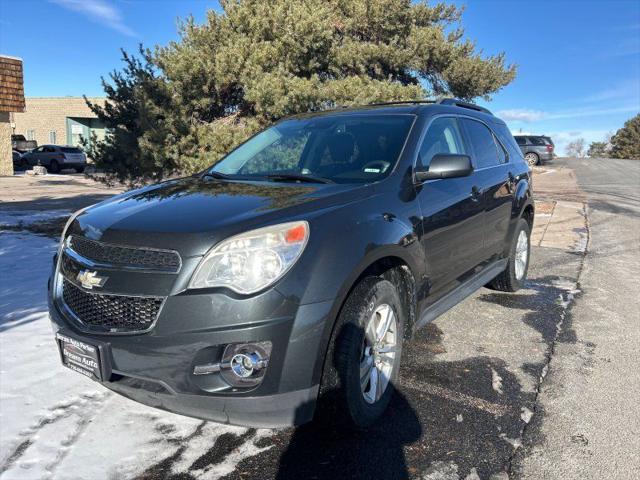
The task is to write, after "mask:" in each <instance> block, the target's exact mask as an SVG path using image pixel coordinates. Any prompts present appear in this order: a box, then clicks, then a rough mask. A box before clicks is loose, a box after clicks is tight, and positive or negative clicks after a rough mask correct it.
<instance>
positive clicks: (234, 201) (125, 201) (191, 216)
mask: <svg viewBox="0 0 640 480" xmlns="http://www.w3.org/2000/svg"><path fill="white" fill-rule="evenodd" d="M370 188H371V187H370V186H369V188H367V186H365V185H338V184H300V183H281V182H278V183H275V182H236V181H223V180H204V179H201V178H197V177H190V178H183V179H178V180H171V181H168V182H164V183H161V184H158V185H154V186H150V187H146V188H142V189H138V190H133V191H130V192H127V193H123V194H120V195H117V196H115V197H112V198H111V199H109V200H106V201H104V202H101V203H98V204H96V205H94V206H92V207H90V208H88V209H87V210H85V211H83V212H82V213H81V214H79V215H78V216H77V217H76V218H75V220H74V221H73V223H72V224H71V225H70V227H69V232H71V233H74V234H80V235H83V236H85V237H87V238H91V239H94V240H101V241H104V242H108V243H116V244H126V245H132V246H147V247H152V248H171V249H174V250H177V251H179V252H180V253H181V254H182V255H183V256H195V255H203V254H204V253H205V252H206V251H207V250H208V249H209V248H211V246H212V245H213V244H215V243H217V242H218V241H220V240H222V239H223V238H227V237H228V236H230V235H234V234H237V233H240V232H244V231H247V230H250V229H253V228H258V227H261V226H263V225H267V224H272V223H276V222H278V221H282V222H285V221H290V220H295V219H309V218H310V217H311V216H314V215H317V214H318V213H319V212H322V211H324V210H326V209H331V208H332V207H336V206H340V205H344V204H345V203H349V202H351V201H356V200H358V199H360V198H364V196H365V195H367V194H370V191H366V190H369V189H370Z"/></svg>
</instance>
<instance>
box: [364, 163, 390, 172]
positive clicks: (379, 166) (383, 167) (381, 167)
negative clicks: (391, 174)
mask: <svg viewBox="0 0 640 480" xmlns="http://www.w3.org/2000/svg"><path fill="white" fill-rule="evenodd" d="M390 166H391V163H389V162H385V161H384V160H374V161H373V162H367V163H365V164H364V165H363V166H362V171H363V172H367V173H384V172H386V171H387V169H388V168H389V167H390Z"/></svg>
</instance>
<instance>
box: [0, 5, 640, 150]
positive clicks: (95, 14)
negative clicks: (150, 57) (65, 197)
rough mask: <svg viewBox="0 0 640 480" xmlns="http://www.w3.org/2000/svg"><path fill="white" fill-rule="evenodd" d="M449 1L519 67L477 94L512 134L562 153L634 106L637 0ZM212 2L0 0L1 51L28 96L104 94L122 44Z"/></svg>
mask: <svg viewBox="0 0 640 480" xmlns="http://www.w3.org/2000/svg"><path fill="white" fill-rule="evenodd" d="M453 1H454V3H456V4H457V5H459V6H464V7H465V13H464V15H463V17H462V21H461V26H462V27H463V28H464V29H465V32H466V37H467V38H469V39H472V40H474V41H475V42H476V44H477V46H478V48H479V49H482V50H483V51H484V52H485V53H486V54H496V53H499V52H504V53H505V55H506V60H507V62H508V63H513V64H516V65H517V66H518V74H517V77H516V79H515V81H514V82H512V83H511V84H510V85H508V86H507V87H505V88H504V89H503V90H501V91H499V92H497V93H495V94H494V95H492V99H491V100H490V101H484V100H479V103H480V104H482V105H484V106H486V107H488V108H489V109H491V110H492V111H493V112H494V113H495V114H497V115H498V116H500V117H501V118H503V119H504V120H505V121H507V123H508V124H509V127H510V128H511V130H512V132H513V133H518V132H523V133H533V134H546V135H550V136H552V137H553V138H554V141H555V143H556V147H557V148H558V150H559V151H560V153H562V151H563V149H564V147H565V146H566V144H567V143H568V142H569V141H571V140H574V139H576V138H579V137H582V138H584V139H585V140H586V142H587V144H589V143H590V142H592V141H601V140H603V139H604V138H605V137H606V135H607V134H608V133H610V132H615V131H616V130H617V129H618V128H620V127H621V126H622V125H623V124H624V122H625V121H626V120H628V119H629V118H631V117H632V116H634V115H635V114H637V113H638V112H640V2H639V1H622V0H619V1H612V0H609V1H606V0H603V1H588V0H570V1H552V0H549V1H543V0H539V1H527V0H522V1H516V0H512V1H507V0H502V1H496V0H481V1H480V0H475V1H474V0H464V1H461V0H453ZM211 8H217V9H219V8H220V7H219V4H218V2H217V1H213V0H210V1H209V0H182V1H178V0H21V1H18V0H0V54H5V55H11V56H15V57H20V58H22V59H23V60H24V70H25V94H26V95H27V96H32V97H43V96H67V95H70V96H80V95H83V94H86V95H88V96H101V95H103V90H102V88H101V84H100V77H101V76H106V75H108V73H109V72H110V71H112V70H114V69H118V68H120V66H121V61H120V57H121V55H120V49H121V48H124V49H125V50H127V51H136V50H137V46H138V44H140V43H143V44H144V45H145V46H149V47H153V46H154V45H158V44H159V45H165V44H166V43H168V42H169V41H171V40H177V39H178V33H177V23H178V19H179V18H185V17H186V16H188V15H193V16H194V17H195V19H196V20H197V21H200V22H201V21H203V20H204V18H205V15H206V11H207V10H208V9H211ZM30 25H31V26H35V28H29V26H30Z"/></svg>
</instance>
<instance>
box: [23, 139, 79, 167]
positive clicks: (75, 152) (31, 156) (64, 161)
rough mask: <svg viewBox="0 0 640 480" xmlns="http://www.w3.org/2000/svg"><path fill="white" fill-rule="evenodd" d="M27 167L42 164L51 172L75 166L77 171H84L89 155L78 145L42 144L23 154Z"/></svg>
mask: <svg viewBox="0 0 640 480" xmlns="http://www.w3.org/2000/svg"><path fill="white" fill-rule="evenodd" d="M22 162H23V164H24V166H25V167H33V166H35V165H42V166H43V167H47V170H48V171H50V172H51V173H58V172H59V171H60V170H63V169H68V168H73V169H74V170H75V171H76V172H78V173H82V172H84V168H85V167H86V166H87V156H86V155H85V154H84V153H83V152H82V150H80V149H79V148H77V147H61V146H58V145H42V146H40V147H38V148H34V149H33V150H31V151H30V152H28V153H25V154H23V155H22Z"/></svg>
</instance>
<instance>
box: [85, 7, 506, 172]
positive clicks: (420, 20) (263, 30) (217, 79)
mask: <svg viewBox="0 0 640 480" xmlns="http://www.w3.org/2000/svg"><path fill="white" fill-rule="evenodd" d="M221 5H222V12H221V13H218V12H216V11H213V10H211V11H209V12H208V15H207V20H206V21H205V22H204V23H203V24H197V23H196V22H195V21H194V20H193V19H192V18H189V19H187V20H186V21H184V22H183V23H182V24H181V26H180V40H179V41H176V42H171V43H170V44H169V45H167V46H160V47H156V48H155V50H154V51H153V53H150V52H147V51H143V55H142V57H143V59H142V61H140V62H138V61H137V60H134V59H132V58H131V57H129V56H126V57H125V69H124V71H123V72H122V73H114V74H112V77H111V81H112V83H113V84H112V85H109V84H106V83H105V91H106V92H107V97H108V102H109V103H110V104H113V106H112V107H107V108H106V109H104V110H102V111H101V110H100V109H98V108H96V107H94V109H95V111H96V112H97V113H98V116H99V117H100V118H101V119H102V120H103V121H105V123H106V124H107V126H116V127H115V128H116V132H118V129H120V130H122V131H120V132H119V133H115V134H113V135H111V136H109V137H108V138H107V140H106V144H105V145H103V146H100V147H97V148H95V149H94V151H93V152H91V154H92V156H93V157H94V158H96V160H97V162H98V165H99V166H102V167H104V168H107V169H109V170H111V171H112V172H114V174H113V176H114V177H117V178H119V179H121V180H135V181H139V180H142V181H145V180H149V179H158V178H161V177H162V176H164V175H167V174H171V173H175V172H186V173H190V172H195V171H198V170H199V169H202V168H205V167H206V166H208V165H211V164H212V163H214V162H216V161H217V160H218V159H220V158H221V156H222V155H224V154H225V153H226V152H227V151H228V150H229V149H231V148H233V147H234V146H235V145H237V144H239V143H240V142H241V141H243V140H244V139H246V138H247V137H248V136H249V135H251V134H252V133H254V132H255V131H257V130H258V129H260V128H263V127H265V126H267V125H269V124H270V123H272V122H274V121H276V120H277V119H279V118H282V117H283V116H287V115H291V114H296V113H300V112H307V111H317V110H322V109H326V108H332V107H335V106H340V105H354V104H368V103H372V102H381V101H391V100H412V99H423V98H425V97H437V96H455V97H459V98H463V99H467V100H471V99H474V98H477V97H483V98H489V97H490V95H491V94H492V93H495V92H496V91H498V90H500V89H501V88H502V87H504V86H505V85H507V84H509V83H510V82H511V81H512V80H513V79H514V77H515V66H513V65H506V64H505V58H504V54H498V55H495V56H485V55H482V53H481V52H478V50H477V48H476V45H475V44H474V43H473V42H472V41H470V40H467V39H465V38H464V32H463V30H462V28H460V26H459V20H460V17H461V14H462V10H461V9H459V8H457V7H455V6H453V5H447V4H444V3H439V4H435V5H432V6H430V5H427V4H426V2H416V3H412V2H411V0H223V1H221ZM136 62H138V63H136ZM120 126H122V127H120ZM111 128H114V127H111ZM136 139H137V141H134V140H136ZM132 149H133V151H132ZM135 149H138V151H136V150H135ZM124 158H126V160H124ZM136 162H138V163H139V165H137V166H136V167H135V168H131V169H130V167H132V165H131V163H136Z"/></svg>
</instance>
